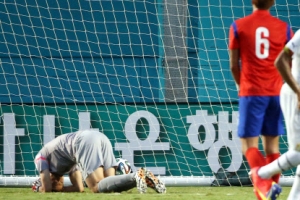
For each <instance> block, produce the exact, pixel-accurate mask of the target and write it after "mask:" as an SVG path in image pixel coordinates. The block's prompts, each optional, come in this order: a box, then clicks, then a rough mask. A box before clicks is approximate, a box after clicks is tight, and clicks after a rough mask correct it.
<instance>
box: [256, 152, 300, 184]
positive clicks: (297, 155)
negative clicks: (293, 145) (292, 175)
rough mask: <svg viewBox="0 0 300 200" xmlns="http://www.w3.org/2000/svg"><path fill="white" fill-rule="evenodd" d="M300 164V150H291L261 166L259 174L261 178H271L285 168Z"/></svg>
mask: <svg viewBox="0 0 300 200" xmlns="http://www.w3.org/2000/svg"><path fill="white" fill-rule="evenodd" d="M299 164H300V152H299V151H295V150H289V151H287V152H286V153H284V154H282V155H281V156H280V157H279V158H277V159H276V160H274V161H273V162H271V163H270V164H267V165H265V166H263V167H261V168H260V169H259V170H258V175H259V176H260V177H261V178H265V179H269V178H271V177H272V176H273V175H275V174H279V173H281V172H283V171H285V170H288V169H291V168H293V167H296V166H298V165H299Z"/></svg>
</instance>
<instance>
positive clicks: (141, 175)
mask: <svg viewBox="0 0 300 200" xmlns="http://www.w3.org/2000/svg"><path fill="white" fill-rule="evenodd" d="M134 178H135V181H136V187H137V189H138V191H139V192H140V193H146V191H147V183H146V170H145V169H144V168H140V169H139V170H137V172H136V173H135V175H134Z"/></svg>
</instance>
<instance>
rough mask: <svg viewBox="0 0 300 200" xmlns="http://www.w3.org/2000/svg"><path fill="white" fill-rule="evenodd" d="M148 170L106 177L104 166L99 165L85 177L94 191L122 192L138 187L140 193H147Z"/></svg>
mask: <svg viewBox="0 0 300 200" xmlns="http://www.w3.org/2000/svg"><path fill="white" fill-rule="evenodd" d="M145 178H146V171H145V170H144V169H142V168H141V169H140V170H138V171H137V172H135V173H130V174H125V175H118V176H108V177H106V178H105V177H104V170H103V167H99V168H98V169H96V170H95V171H94V172H92V173H91V174H89V175H88V176H87V178H86V179H85V182H86V184H87V185H88V187H89V189H90V190H91V191H92V192H95V193H97V192H122V191H127V190H129V189H132V188H134V187H137V189H138V190H139V192H140V193H145V192H146V189H147V185H146V180H145Z"/></svg>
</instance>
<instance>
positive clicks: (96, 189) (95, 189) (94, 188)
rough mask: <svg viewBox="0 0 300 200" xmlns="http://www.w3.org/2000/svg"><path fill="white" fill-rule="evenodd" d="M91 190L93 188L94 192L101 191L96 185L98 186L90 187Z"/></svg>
mask: <svg viewBox="0 0 300 200" xmlns="http://www.w3.org/2000/svg"><path fill="white" fill-rule="evenodd" d="M90 190H91V192H93V193H98V192H99V190H98V187H97V186H96V187H92V188H90Z"/></svg>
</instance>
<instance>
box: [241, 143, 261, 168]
mask: <svg viewBox="0 0 300 200" xmlns="http://www.w3.org/2000/svg"><path fill="white" fill-rule="evenodd" d="M245 157H246V159H247V161H248V164H249V166H250V168H251V169H252V168H254V167H261V166H264V165H265V164H266V159H265V157H264V156H263V154H262V153H261V152H260V151H259V149H258V148H256V147H251V148H249V149H248V150H247V151H246V153H245Z"/></svg>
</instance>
